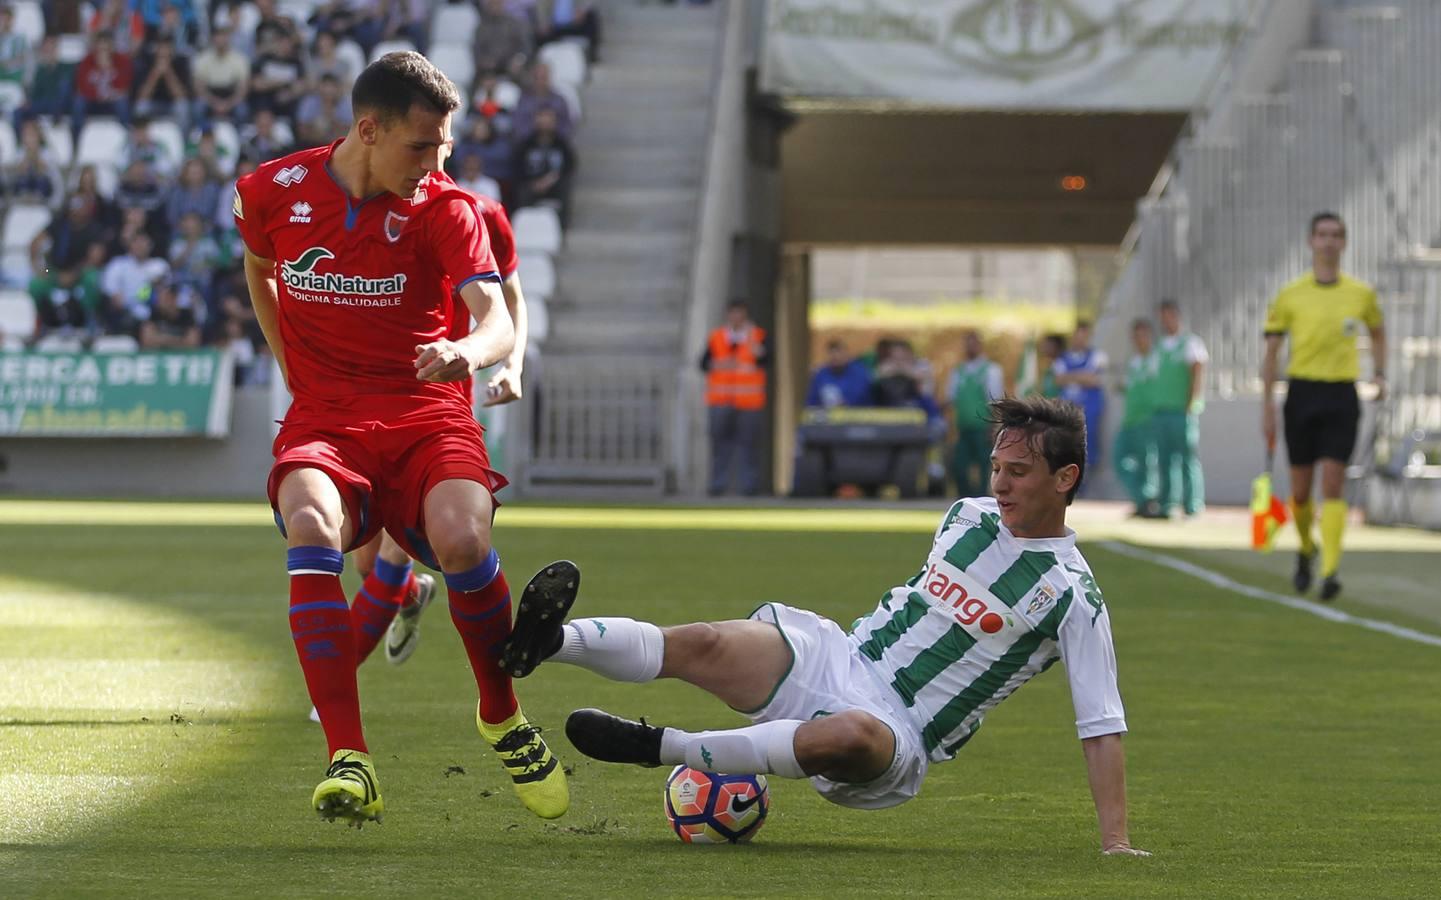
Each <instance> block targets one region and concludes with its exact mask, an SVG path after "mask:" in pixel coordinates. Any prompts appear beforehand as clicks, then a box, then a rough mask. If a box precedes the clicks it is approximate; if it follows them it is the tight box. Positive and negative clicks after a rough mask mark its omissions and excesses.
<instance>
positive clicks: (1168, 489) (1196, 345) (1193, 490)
mask: <svg viewBox="0 0 1441 900" xmlns="http://www.w3.org/2000/svg"><path fill="white" fill-rule="evenodd" d="M1160 319H1161V340H1160V341H1158V342H1157V344H1156V386H1155V395H1154V402H1155V409H1156V418H1155V435H1156V453H1157V460H1158V466H1159V494H1158V497H1157V499H1158V500H1159V502H1160V504H1161V512H1162V514H1163V515H1164V514H1168V513H1169V512H1170V509H1171V507H1174V506H1179V507H1180V508H1181V510H1182V511H1183V512H1184V513H1185V514H1186V515H1188V516H1194V515H1197V514H1198V513H1200V512H1201V510H1202V508H1204V507H1205V505H1206V486H1205V481H1204V479H1203V478H1202V474H1201V452H1200V451H1201V407H1202V404H1203V399H1202V395H1203V385H1204V382H1203V381H1202V379H1201V375H1202V370H1203V369H1204V368H1205V366H1206V363H1208V362H1210V361H1211V357H1210V355H1209V354H1207V353H1206V345H1205V344H1203V343H1201V339H1200V338H1199V337H1197V336H1196V335H1194V334H1190V333H1187V332H1184V331H1182V330H1181V310H1180V307H1179V306H1177V305H1176V301H1174V300H1164V301H1162V302H1161V315H1160Z"/></svg>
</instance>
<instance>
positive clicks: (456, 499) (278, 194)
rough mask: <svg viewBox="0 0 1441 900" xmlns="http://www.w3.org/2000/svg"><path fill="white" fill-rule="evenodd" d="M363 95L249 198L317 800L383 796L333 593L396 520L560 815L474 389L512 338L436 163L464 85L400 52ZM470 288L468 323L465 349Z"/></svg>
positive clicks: (489, 714) (501, 723) (459, 195)
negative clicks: (507, 651) (327, 137)
mask: <svg viewBox="0 0 1441 900" xmlns="http://www.w3.org/2000/svg"><path fill="white" fill-rule="evenodd" d="M351 105H352V108H353V110H354V115H355V120H354V123H353V124H352V125H351V128H350V131H349V133H348V134H347V135H346V136H345V137H344V138H342V139H341V140H339V141H337V142H335V143H334V144H331V145H330V146H327V147H318V148H315V149H312V150H305V151H301V152H299V153H294V154H291V155H289V156H286V157H283V158H281V159H278V160H274V161H271V162H268V163H265V164H263V165H262V166H260V168H258V169H257V170H256V171H255V172H253V173H251V174H250V175H247V176H245V177H243V178H241V179H240V180H239V181H238V182H237V184H236V192H235V219H236V225H237V227H238V228H239V230H240V234H241V236H242V238H243V239H244V241H245V245H246V251H245V274H246V281H247V282H248V285H249V288H250V295H251V302H252V303H253V305H254V306H255V310H256V315H257V318H258V319H259V321H260V324H261V327H262V330H263V331H264V332H265V337H266V341H267V343H269V344H270V347H271V350H272V352H273V353H274V355H275V358H276V361H277V362H278V363H279V364H280V367H281V372H282V373H283V374H284V376H285V378H286V383H287V384H288V385H289V387H290V391H291V394H292V395H293V397H294V400H293V402H292V404H291V407H290V410H289V412H287V413H286V417H285V421H284V422H283V423H282V425H281V429H280V434H279V435H278V436H277V437H276V440H275V447H274V452H275V465H274V467H273V468H272V469H271V473H270V479H269V485H268V494H269V497H270V502H271V505H272V506H273V507H274V509H275V513H276V518H277V522H278V524H279V525H280V527H281V530H282V532H283V533H284V534H285V537H286V542H287V546H288V548H289V549H288V552H287V569H288V571H289V573H290V630H291V636H292V638H293V639H294V641H295V648H296V653H297V655H298V656H299V658H300V665H301V669H302V670H303V672H304V674H305V683H306V687H307V688H308V690H309V692H310V699H311V702H312V703H314V704H315V707H316V710H317V711H318V713H319V716H320V722H321V726H322V728H323V729H324V730H325V737H326V741H327V743H328V744H329V750H330V766H329V768H328V769H327V771H326V777H325V779H324V780H323V781H321V782H320V784H319V786H317V787H316V789H315V792H314V794H313V796H312V805H313V806H314V808H315V809H316V811H317V812H318V813H319V814H320V815H321V816H322V817H323V818H327V819H330V820H332V821H333V820H334V819H336V818H341V819H345V820H347V821H348V822H349V823H351V824H355V825H359V824H361V823H362V822H364V821H366V820H368V819H370V820H373V819H375V818H376V817H377V816H378V815H379V814H380V812H381V810H382V809H383V805H382V801H381V796H380V790H379V787H378V784H377V782H376V775H375V767H374V765H373V764H372V762H371V759H370V756H369V753H368V751H367V747H366V743H365V737H364V734H363V732H362V729H361V722H360V703H359V698H358V695H357V691H356V679H355V667H356V645H355V640H354V638H353V636H352V625H351V616H350V609H349V606H348V605H347V604H346V601H345V593H344V591H343V590H342V588H341V585H340V572H341V570H342V567H343V563H344V556H343V554H344V553H345V551H347V550H351V549H354V548H356V547H360V546H363V545H365V544H367V543H369V542H370V541H371V540H372V539H373V538H374V536H375V535H376V534H378V533H379V531H380V529H381V528H382V527H383V528H384V529H385V531H386V532H387V533H389V534H390V535H391V536H392V537H393V538H395V540H396V542H397V543H398V544H399V545H400V546H401V547H402V548H403V549H405V551H406V552H407V553H409V554H410V555H412V556H415V557H416V558H418V559H421V560H424V561H425V562H426V563H427V564H428V565H431V566H432V567H434V568H437V569H439V570H440V571H441V572H443V573H444V577H445V582H446V588H447V593H448V595H449V600H450V610H451V618H452V620H453V621H454V622H455V625H456V627H457V629H458V630H459V631H460V635H461V639H462V642H463V643H464V645H465V650H466V654H467V655H468V656H469V658H470V663H471V668H472V670H473V671H474V674H475V679H476V683H477V686H478V688H479V691H480V702H479V704H478V706H477V711H476V720H477V724H478V726H479V729H480V732H481V736H482V737H483V738H484V739H485V740H486V741H487V742H488V743H490V744H491V746H492V747H494V748H496V749H497V752H498V753H499V754H500V756H501V759H502V762H503V763H504V765H505V766H506V767H507V768H508V769H511V770H514V771H515V772H516V773H517V774H519V775H520V777H517V778H515V787H516V791H517V793H518V794H519V795H520V798H521V800H522V801H523V802H524V803H525V805H526V806H527V807H528V808H530V809H531V810H532V811H533V812H535V813H537V814H538V815H541V816H544V817H555V816H559V815H561V814H563V813H564V812H565V810H566V808H567V807H568V805H569V793H568V789H567V787H566V783H565V775H564V770H563V769H562V768H561V767H560V766H559V765H558V764H557V761H556V759H555V757H554V756H552V755H551V753H550V751H549V749H548V748H547V747H546V745H545V743H544V741H543V740H542V739H541V737H540V734H539V731H538V730H537V729H536V728H534V726H531V725H530V724H529V723H528V722H527V721H526V718H525V715H524V714H523V713H522V712H521V711H520V708H519V705H518V704H517V703H516V700H515V694H514V693H513V691H512V690H511V685H510V680H509V678H508V677H507V676H506V675H505V673H504V672H503V671H501V669H500V668H499V666H498V665H497V664H496V655H497V651H498V648H499V647H500V645H501V644H502V643H503V642H504V641H505V640H506V638H507V636H508V635H509V633H510V627H511V603H510V591H509V588H508V587H507V585H506V582H505V577H504V576H503V575H502V574H501V572H500V561H499V557H498V556H497V555H496V552H495V549H494V548H493V546H492V545H491V520H492V515H493V512H494V508H495V504H494V500H493V494H494V492H495V491H497V490H499V489H500V488H501V487H503V486H504V485H505V483H506V481H505V479H504V478H503V477H502V476H501V475H499V474H498V473H496V472H495V471H493V470H492V469H491V468H490V465H489V459H488V457H487V456H486V452H485V445H484V443H483V441H482V438H481V430H480V426H479V425H478V424H477V423H476V421H475V418H474V416H473V415H471V411H470V406H469V403H468V402H467V400H468V396H469V389H468V388H467V387H466V385H467V384H468V382H469V380H470V377H471V374H472V373H473V372H475V370H477V369H479V368H482V367H484V366H488V365H491V364H493V363H496V362H498V361H500V360H502V359H504V358H506V356H507V355H508V354H509V353H510V351H511V350H512V348H513V344H514V339H515V335H514V328H513V325H512V323H511V320H510V317H509V316H508V315H507V314H506V310H505V308H504V305H503V298H502V295H501V290H500V287H499V284H498V283H497V282H498V281H499V280H500V276H499V274H498V273H497V271H496V267H495V260H494V259H493V257H492V254H491V251H490V245H489V241H488V238H487V235H486V231H485V227H484V224H483V223H482V221H481V219H480V215H479V212H478V211H477V209H476V205H475V199H474V197H473V196H472V195H470V194H469V193H467V192H465V191H463V190H461V189H459V188H458V187H456V186H455V184H454V182H452V181H451V180H450V178H449V177H447V176H446V175H445V174H444V172H442V171H441V166H442V164H443V163H444V161H445V159H446V156H447V155H448V154H449V151H450V146H451V135H450V125H451V113H452V112H454V111H455V110H456V109H458V108H459V106H460V98H459V95H458V94H457V92H456V89H455V86H454V85H452V84H451V83H450V82H449V81H448V80H447V79H446V78H445V76H444V75H442V74H441V73H440V72H439V70H437V69H436V68H435V67H434V66H433V65H431V63H430V62H429V61H428V60H426V59H425V57H423V56H421V55H420V54H418V53H414V52H403V53H390V54H386V55H385V56H383V57H381V58H380V59H379V60H377V61H376V62H374V63H372V64H371V65H370V66H368V67H367V68H366V69H365V71H364V72H362V73H361V74H360V77H359V78H357V79H356V81H355V85H354V88H353V89H352V93H351ZM457 293H458V295H459V297H460V299H461V301H463V302H464V304H465V307H466V308H467V309H468V311H469V312H470V313H471V314H472V315H473V316H474V318H475V320H476V325H475V327H474V329H473V330H472V331H471V332H470V333H469V334H468V335H466V336H465V337H464V338H462V339H460V340H453V339H452V338H451V323H452V319H453V318H454V317H453V314H452V313H453V309H452V303H453V297H454V295H456V294H457Z"/></svg>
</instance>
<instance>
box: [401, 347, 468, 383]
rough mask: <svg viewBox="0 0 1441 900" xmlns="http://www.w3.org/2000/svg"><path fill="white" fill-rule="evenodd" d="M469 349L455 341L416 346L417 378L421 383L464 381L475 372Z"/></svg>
mask: <svg viewBox="0 0 1441 900" xmlns="http://www.w3.org/2000/svg"><path fill="white" fill-rule="evenodd" d="M467 350H468V348H467V347H466V346H464V345H462V344H458V343H456V342H455V341H432V342H431V343H429V344H417V345H416V346H415V368H416V373H415V377H416V378H417V379H419V380H420V381H464V380H465V379H467V378H469V377H470V374H471V373H472V372H474V371H475V368H476V366H475V362H474V361H473V360H472V359H471V358H470V355H469V353H468V352H467Z"/></svg>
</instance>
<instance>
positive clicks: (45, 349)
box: [35, 334, 85, 353]
mask: <svg viewBox="0 0 1441 900" xmlns="http://www.w3.org/2000/svg"><path fill="white" fill-rule="evenodd" d="M35 349H36V350H39V351H40V352H42V353H80V352H83V351H84V350H85V341H84V340H82V339H81V338H79V337H77V336H76V335H73V334H47V335H45V336H44V337H43V338H41V339H40V340H38V341H36V342H35Z"/></svg>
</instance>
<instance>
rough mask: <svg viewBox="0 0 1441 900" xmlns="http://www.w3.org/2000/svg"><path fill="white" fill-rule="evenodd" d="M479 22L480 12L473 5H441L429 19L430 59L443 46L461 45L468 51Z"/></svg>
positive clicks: (433, 57)
mask: <svg viewBox="0 0 1441 900" xmlns="http://www.w3.org/2000/svg"><path fill="white" fill-rule="evenodd" d="M479 24H480V13H479V12H478V11H476V8H475V7H474V6H470V5H469V4H464V3H452V4H447V5H445V6H441V7H440V8H439V9H437V10H436V11H435V18H433V19H431V21H430V53H431V59H432V60H434V59H435V53H436V51H437V50H439V49H440V48H441V47H445V46H456V47H463V48H465V50H466V51H467V52H469V50H470V43H471V38H472V36H473V35H474V34H475V28H476V26H477V25H479ZM437 65H439V63H437ZM442 68H444V67H442Z"/></svg>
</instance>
